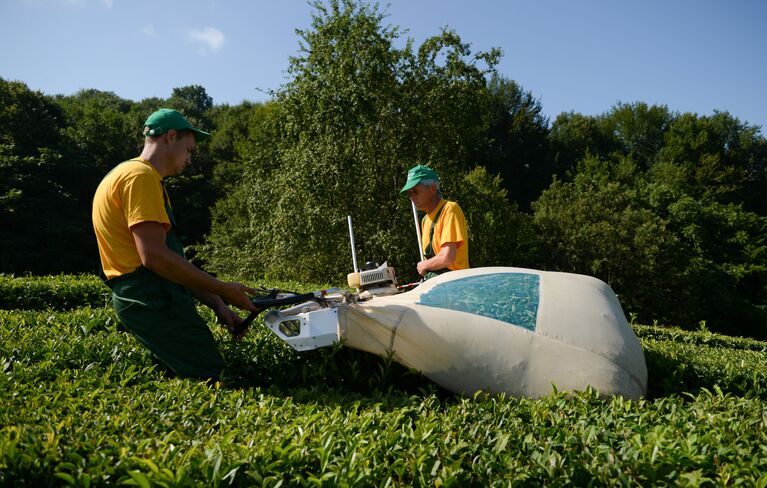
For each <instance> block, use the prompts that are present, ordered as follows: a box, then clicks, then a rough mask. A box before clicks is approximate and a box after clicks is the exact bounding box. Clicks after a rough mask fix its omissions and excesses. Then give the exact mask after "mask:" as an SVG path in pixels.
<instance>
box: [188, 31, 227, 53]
mask: <svg viewBox="0 0 767 488" xmlns="http://www.w3.org/2000/svg"><path fill="white" fill-rule="evenodd" d="M189 39H190V40H192V41H193V42H198V43H200V44H202V45H203V48H202V52H203V53H205V52H207V51H218V50H220V49H221V48H222V47H223V46H224V41H226V38H224V33H223V32H221V31H220V30H218V29H216V28H215V27H204V28H203V29H202V30H192V31H189Z"/></svg>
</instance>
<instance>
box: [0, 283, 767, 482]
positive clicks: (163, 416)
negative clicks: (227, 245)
mask: <svg viewBox="0 0 767 488" xmlns="http://www.w3.org/2000/svg"><path fill="white" fill-rule="evenodd" d="M68 279H69V280H71V287H70V288H67V285H61V282H62V281H66V279H64V278H61V279H53V278H51V279H50V280H49V282H50V283H54V282H55V283H56V284H55V287H58V289H60V290H63V294H66V293H68V290H69V289H77V287H84V288H88V286H91V285H92V286H93V287H94V288H93V289H94V290H99V288H98V287H100V286H102V285H100V284H99V283H98V281H96V280H91V278H68ZM25 281H30V279H19V278H10V277H0V297H3V301H2V302H0V304H1V305H2V306H0V324H1V325H0V369H1V370H2V374H0V485H3V486H60V485H76V486H98V485H119V484H126V485H135V486H192V485H194V486H230V485H233V486H248V485H262V486H277V485H280V484H282V485H291V486H292V485H298V486H350V485H366V486H367V485H373V486H413V485H414V486H426V485H429V486H508V485H511V486H538V485H550V486H566V485H576V486H586V485H590V484H591V485H619V486H631V485H634V486H639V485H649V484H654V485H659V486H663V485H674V486H679V485H690V486H700V485H745V486H767V475H765V474H764V473H766V472H767V434H766V432H767V428H766V427H767V425H766V424H767V410H766V409H765V400H767V343H763V342H759V341H755V340H750V339H742V338H731V337H725V336H720V335H716V334H711V333H709V332H706V331H700V332H684V331H681V330H678V329H668V328H661V327H648V326H639V325H636V326H635V330H636V332H637V335H638V336H639V337H640V340H641V341H642V345H643V347H644V350H645V355H646V358H647V363H648V369H649V375H650V388H649V391H648V396H647V397H646V398H645V399H642V400H640V401H636V402H635V401H627V400H623V399H621V398H610V399H602V398H600V397H599V396H598V395H597V394H596V393H595V392H593V391H586V392H579V393H554V394H552V395H551V396H549V397H547V398H543V399H539V400H529V399H515V398H502V397H495V398H492V397H485V396H481V395H479V396H476V397H473V398H461V397H457V396H454V395H451V394H450V393H448V392H445V391H444V390H441V389H439V388H438V387H436V386H434V385H433V383H431V382H429V381H428V380H426V379H424V378H422V377H421V376H419V375H418V374H416V373H414V372H412V371H408V370H406V369H405V368H402V367H400V366H398V365H396V364H392V363H390V362H387V361H386V360H383V359H380V358H377V357H374V356H371V355H367V354H364V353H360V352H357V351H352V350H346V349H341V348H339V349H328V350H319V351H312V352H310V353H302V354H299V353H296V352H294V351H292V350H291V349H289V348H288V347H287V346H285V345H284V344H282V343H281V342H279V341H278V340H277V339H276V338H274V337H273V336H272V335H271V334H270V333H268V332H267V331H265V330H263V329H256V330H253V331H251V333H250V334H249V335H248V336H247V338H246V339H245V340H244V341H241V342H233V341H231V340H229V339H228V338H227V337H226V334H225V332H224V331H222V330H221V329H219V328H215V327H217V326H215V325H212V327H214V328H215V329H214V331H215V333H216V334H217V336H218V337H219V338H220V340H221V347H222V351H223V353H224V355H225V357H226V358H227V360H228V361H229V362H230V363H231V364H232V368H231V369H232V373H231V374H230V375H229V376H228V377H227V378H226V380H225V381H224V382H223V383H217V384H207V383H202V382H197V381H191V380H186V379H179V378H172V377H170V376H169V375H167V374H166V373H164V372H163V371H161V370H160V368H158V367H157V366H155V365H154V364H153V363H152V360H151V358H150V357H149V356H148V355H147V354H146V353H145V352H144V350H143V349H142V348H141V347H140V345H139V344H138V343H137V342H136V341H135V340H134V339H133V338H132V337H131V336H130V335H128V334H127V333H125V332H123V331H121V330H120V327H119V325H118V324H117V323H116V319H115V316H114V314H113V312H112V311H111V310H110V309H109V308H106V307H105V306H104V301H103V297H101V295H99V293H100V292H103V290H100V292H97V293H96V294H95V295H93V294H90V292H88V293H86V294H85V295H87V296H89V297H91V298H84V299H82V301H79V302H78V301H77V297H76V296H75V297H74V298H67V299H66V303H68V304H72V305H73V306H74V308H71V309H69V310H64V309H65V308H70V307H69V306H63V305H60V306H58V308H59V310H56V309H41V308H44V307H40V306H37V305H36V304H32V305H34V306H20V305H18V304H23V303H25V302H24V300H25V298H23V297H21V298H19V297H15V298H14V300H15V301H14V302H13V303H14V304H15V305H12V306H9V305H8V304H9V303H11V302H9V301H6V300H7V297H8V296H10V295H9V292H8V290H9V289H11V288H14V289H17V290H24V289H25V288H24V282H25ZM45 281H46V280H44V279H42V280H40V283H38V284H37V285H38V286H39V289H40V290H43V292H39V291H35V292H34V293H39V296H44V297H47V298H46V300H49V301H48V302H47V303H49V304H54V303H56V304H62V303H64V301H63V299H59V298H56V296H57V293H58V292H57V291H56V290H54V288H55V287H54V286H53V285H51V286H49V287H48V288H47V289H46V287H45ZM88 283H90V284H91V285H89V284H88ZM26 289H30V290H32V289H33V287H27V288H26ZM73 296H74V295H73ZM93 297H95V298H93ZM56 300H60V301H58V302H57V301H56ZM88 300H93V301H88ZM207 317H208V318H209V319H210V321H211V323H212V322H213V317H212V316H211V315H207Z"/></svg>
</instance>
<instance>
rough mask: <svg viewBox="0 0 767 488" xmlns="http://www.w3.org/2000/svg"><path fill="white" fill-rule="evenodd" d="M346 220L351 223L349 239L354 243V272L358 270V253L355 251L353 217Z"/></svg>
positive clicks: (348, 216)
mask: <svg viewBox="0 0 767 488" xmlns="http://www.w3.org/2000/svg"><path fill="white" fill-rule="evenodd" d="M346 220H347V221H348V222H349V239H350V240H351V243H352V263H354V272H355V273H356V272H357V271H358V270H357V252H356V251H355V250H354V229H352V216H351V215H347V216H346Z"/></svg>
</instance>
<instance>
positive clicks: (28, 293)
mask: <svg viewBox="0 0 767 488" xmlns="http://www.w3.org/2000/svg"><path fill="white" fill-rule="evenodd" d="M110 296H111V295H110V292H109V288H107V287H106V285H104V283H102V282H101V280H100V279H99V278H98V276H95V275H87V274H82V275H58V276H26V277H16V276H13V275H7V274H2V273H0V309H6V310H9V309H14V308H23V309H28V310H45V309H46V308H55V309H59V310H69V309H73V308H78V307H103V306H105V305H107V304H108V303H110V300H111V298H110Z"/></svg>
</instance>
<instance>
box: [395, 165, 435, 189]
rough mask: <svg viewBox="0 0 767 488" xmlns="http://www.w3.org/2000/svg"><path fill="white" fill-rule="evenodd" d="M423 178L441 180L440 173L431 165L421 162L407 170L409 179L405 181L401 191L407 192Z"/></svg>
mask: <svg viewBox="0 0 767 488" xmlns="http://www.w3.org/2000/svg"><path fill="white" fill-rule="evenodd" d="M423 180H437V181H439V175H438V174H437V172H436V171H434V170H433V169H431V168H430V167H428V166H424V165H422V164H419V165H418V166H416V167H414V168H410V170H409V171H408V172H407V181H406V182H405V186H403V187H402V189H401V190H400V191H399V192H400V193H405V192H406V191H408V190H409V189H411V188H413V187H414V186H416V185H417V184H418V183H420V182H422V181H423Z"/></svg>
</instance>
